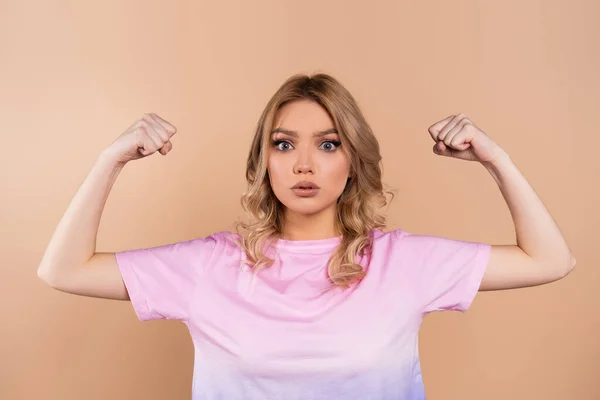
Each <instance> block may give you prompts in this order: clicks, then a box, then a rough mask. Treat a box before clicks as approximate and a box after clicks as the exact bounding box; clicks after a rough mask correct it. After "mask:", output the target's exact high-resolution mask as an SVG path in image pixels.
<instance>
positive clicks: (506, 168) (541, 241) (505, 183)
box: [429, 114, 576, 290]
mask: <svg viewBox="0 0 600 400" xmlns="http://www.w3.org/2000/svg"><path fill="white" fill-rule="evenodd" d="M429 134H430V135H431V137H432V139H433V140H434V141H435V142H436V143H435V145H434V147H433V151H434V153H435V154H438V155H442V156H447V157H453V158H457V159H461V160H467V161H478V162H480V163H481V164H482V165H483V166H484V167H485V168H486V169H487V170H488V171H489V172H490V174H491V175H492V176H493V178H494V179H495V181H496V183H497V184H498V187H499V188H500V191H501V193H502V195H503V196H504V199H505V200H506V203H507V205H508V208H509V210H510V213H511V215H512V218H513V221H514V224H515V231H516V236H517V237H516V242H517V243H516V244H510V245H508V244H507V245H492V246H491V252H490V258H489V261H488V264H487V268H486V270H485V275H484V276H483V280H482V282H481V285H480V290H500V289H514V288H522V287H528V286H536V285H542V284H545V283H549V282H553V281H556V280H558V279H561V278H563V277H565V276H566V275H568V274H569V273H570V272H571V271H572V270H573V268H574V267H575V262H576V261H575V257H574V256H573V254H572V253H571V250H570V249H569V246H568V244H567V242H566V240H565V239H564V237H563V236H562V234H561V232H560V229H559V228H558V226H557V225H556V223H555V222H554V220H553V218H552V216H551V215H550V213H549V212H548V210H547V209H546V207H544V204H543V203H542V201H541V199H540V198H539V197H538V196H537V194H536V193H535V191H534V190H533V188H532V187H531V186H530V185H529V183H528V182H527V180H526V179H525V177H524V176H523V175H522V174H521V172H520V171H519V170H518V169H517V167H516V166H515V164H514V163H513V162H512V160H511V158H510V157H509V155H508V154H507V153H506V152H505V151H504V150H503V149H502V148H501V147H500V146H498V145H497V144H496V143H495V142H494V141H492V140H491V138H490V137H489V136H487V134H485V132H483V131H482V130H480V129H479V128H478V127H476V126H475V125H474V124H473V123H472V122H471V121H470V120H469V118H467V116H466V115H464V114H458V115H451V116H449V117H447V118H445V119H443V120H441V121H439V122H437V123H435V124H434V125H432V126H431V127H430V128H429Z"/></svg>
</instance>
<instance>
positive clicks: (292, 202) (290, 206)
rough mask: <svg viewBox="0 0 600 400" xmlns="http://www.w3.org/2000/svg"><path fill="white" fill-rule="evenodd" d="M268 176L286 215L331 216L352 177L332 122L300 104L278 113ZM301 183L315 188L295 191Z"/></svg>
mask: <svg viewBox="0 0 600 400" xmlns="http://www.w3.org/2000/svg"><path fill="white" fill-rule="evenodd" d="M268 172H269V179H270V183H271V188H272V189H273V192H274V193H275V195H276V196H277V198H278V199H279V201H280V202H281V203H282V204H283V205H284V207H285V212H286V214H287V213H290V212H292V213H298V214H311V215H312V214H317V213H321V212H324V211H332V210H333V211H335V208H336V205H337V204H336V202H337V199H338V198H339V196H340V195H341V194H342V192H343V190H344V187H345V186H346V181H347V179H348V177H349V176H350V162H349V158H348V156H347V154H346V153H345V152H344V151H343V149H342V147H341V144H340V136H339V134H338V132H337V131H336V129H335V126H334V124H333V121H332V120H331V118H330V117H329V114H328V113H327V112H326V111H325V109H323V108H322V107H321V106H320V105H319V104H317V103H316V102H313V101H308V100H302V101H295V102H292V103H288V104H286V105H285V106H283V107H281V108H280V109H279V111H278V113H277V115H276V117H275V121H274V124H273V130H272V133H271V145H270V148H269V163H268ZM302 181H308V182H312V184H313V185H316V186H317V187H318V189H315V190H313V191H305V190H302V189H300V190H297V189H293V187H294V186H295V185H297V184H298V183H299V182H302Z"/></svg>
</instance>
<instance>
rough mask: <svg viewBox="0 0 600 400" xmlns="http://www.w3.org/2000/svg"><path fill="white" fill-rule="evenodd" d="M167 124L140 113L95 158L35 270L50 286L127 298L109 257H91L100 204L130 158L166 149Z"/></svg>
mask: <svg viewBox="0 0 600 400" xmlns="http://www.w3.org/2000/svg"><path fill="white" fill-rule="evenodd" d="M175 132H176V129H175V127H174V126H173V125H171V124H170V123H168V122H167V121H165V120H163V119H162V118H160V117H159V116H158V115H156V114H146V115H144V116H143V117H142V118H140V119H139V120H137V121H136V122H135V123H134V124H133V125H131V126H130V127H129V128H128V129H127V130H126V131H125V132H124V133H123V134H122V135H121V136H120V137H119V138H118V139H117V140H116V141H115V142H114V143H113V144H112V145H111V146H110V147H108V148H107V149H106V150H104V151H103V152H102V153H101V154H100V156H99V157H98V158H97V160H96V162H95V163H94V166H93V167H92V169H91V171H90V173H89V174H88V176H87V177H86V179H85V180H84V181H83V183H82V184H81V186H80V187H79V189H78V191H77V193H76V194H75V196H74V197H73V199H72V200H71V203H70V204H69V207H68V208H67V210H66V211H65V213H64V215H63V217H62V218H61V220H60V222H59V223H58V226H57V227H56V230H55V231H54V234H53V235H52V238H51V239H50V243H49V244H48V247H47V248H46V251H45V253H44V255H43V257H42V260H41V262H40V265H39V267H38V272H37V274H38V276H39V277H40V278H41V279H42V280H43V281H44V282H46V283H48V284H49V285H50V286H52V287H53V288H55V289H57V290H60V291H63V292H67V293H72V294H77V295H82V296H91V297H100V298H107V299H116V300H129V295H128V293H127V289H126V287H125V284H124V282H123V279H122V277H121V272H120V270H119V268H118V266H117V262H116V258H115V254H114V253H97V252H96V236H97V233H98V227H99V225H100V218H101V216H102V211H103V210H104V206H105V204H106V200H107V198H108V195H109V193H110V190H111V189H112V187H113V184H114V182H115V180H116V179H117V177H118V176H119V173H120V172H121V170H122V169H123V167H124V166H125V165H126V163H127V162H129V161H131V160H136V159H139V158H143V157H146V156H149V155H150V154H152V153H155V152H156V151H160V153H161V154H162V155H166V154H167V153H168V152H169V151H170V150H171V148H172V144H171V142H170V138H171V136H173V135H174V134H175Z"/></svg>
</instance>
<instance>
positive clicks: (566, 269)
mask: <svg viewBox="0 0 600 400" xmlns="http://www.w3.org/2000/svg"><path fill="white" fill-rule="evenodd" d="M575 265H577V260H576V259H575V256H573V255H572V254H571V255H570V256H569V262H567V263H566V266H564V267H563V268H562V270H561V276H560V278H564V277H566V276H567V275H569V274H570V273H571V272H572V271H573V270H574V269H575Z"/></svg>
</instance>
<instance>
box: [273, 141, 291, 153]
mask: <svg viewBox="0 0 600 400" xmlns="http://www.w3.org/2000/svg"><path fill="white" fill-rule="evenodd" d="M272 143H273V146H275V147H277V150H279V151H287V150H286V149H283V148H281V146H280V145H281V144H287V145H289V146H291V145H292V144H291V143H290V142H287V141H285V140H273V142H272Z"/></svg>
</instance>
